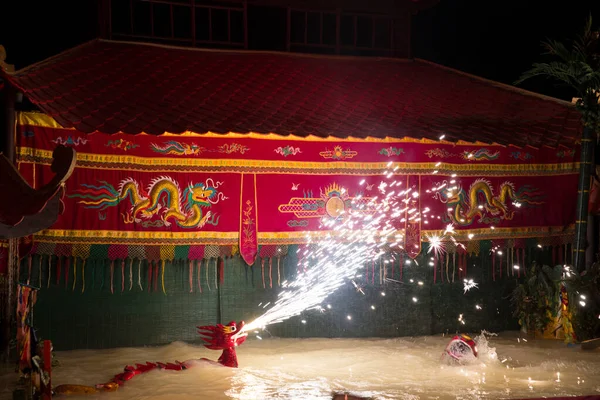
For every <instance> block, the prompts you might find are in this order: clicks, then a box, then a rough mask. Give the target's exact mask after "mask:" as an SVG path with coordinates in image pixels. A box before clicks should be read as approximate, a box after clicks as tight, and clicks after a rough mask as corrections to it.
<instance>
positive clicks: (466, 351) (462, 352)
mask: <svg viewBox="0 0 600 400" xmlns="http://www.w3.org/2000/svg"><path fill="white" fill-rule="evenodd" d="M477 355H478V354H477V345H476V344H475V341H474V340H473V339H471V337H469V336H467V335H462V334H461V335H456V336H454V337H453V338H452V340H450V343H448V346H446V350H445V351H444V353H443V354H442V360H445V361H449V362H454V363H459V364H462V363H463V362H468V361H470V360H473V359H475V358H477Z"/></svg>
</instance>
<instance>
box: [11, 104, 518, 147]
mask: <svg viewBox="0 0 600 400" xmlns="http://www.w3.org/2000/svg"><path fill="white" fill-rule="evenodd" d="M17 123H18V124H19V125H28V126H38V127H40V128H55V129H67V130H73V131H74V130H75V129H74V128H64V127H62V126H60V124H59V123H58V122H56V120H54V118H52V117H51V116H49V115H47V114H44V113H40V112H31V111H20V112H18V113H17ZM119 133H123V132H119ZM137 135H148V136H152V137H156V136H157V135H150V134H148V133H138V134H135V135H133V136H137ZM161 136H174V137H212V138H225V137H226V138H236V139H244V138H248V139H266V140H289V141H304V142H354V143H422V144H449V145H458V146H497V147H507V146H504V145H501V144H498V143H483V142H467V141H464V140H459V141H457V142H450V141H447V140H433V139H425V138H423V139H415V138H411V137H404V138H392V137H385V138H375V137H371V136H369V137H366V138H355V137H348V138H338V137H333V136H329V137H326V138H323V137H319V136H314V135H309V136H306V137H303V136H296V135H281V134H277V133H274V132H273V133H255V132H250V133H236V132H229V133H225V134H223V133H214V132H210V131H209V132H207V133H196V132H191V131H186V132H183V133H169V132H165V133H163V134H162V135H161ZM512 147H514V148H521V147H520V146H512Z"/></svg>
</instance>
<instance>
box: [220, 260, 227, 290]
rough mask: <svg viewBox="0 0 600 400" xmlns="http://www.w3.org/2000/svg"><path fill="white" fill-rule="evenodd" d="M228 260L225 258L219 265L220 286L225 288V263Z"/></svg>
mask: <svg viewBox="0 0 600 400" xmlns="http://www.w3.org/2000/svg"><path fill="white" fill-rule="evenodd" d="M226 260H227V258H225V257H223V258H222V259H221V262H220V263H219V285H221V286H223V282H225V262H226Z"/></svg>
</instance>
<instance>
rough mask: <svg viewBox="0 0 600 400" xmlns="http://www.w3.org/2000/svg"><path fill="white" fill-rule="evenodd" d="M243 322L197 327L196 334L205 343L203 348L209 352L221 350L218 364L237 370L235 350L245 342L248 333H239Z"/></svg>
mask: <svg viewBox="0 0 600 400" xmlns="http://www.w3.org/2000/svg"><path fill="white" fill-rule="evenodd" d="M243 326H244V321H241V322H240V323H239V324H237V323H236V322H235V321H231V322H230V323H228V324H227V325H222V324H217V325H204V326H198V327H197V328H198V333H199V334H200V336H201V337H202V340H204V341H205V342H206V344H205V345H204V347H206V348H207V349H211V350H223V354H221V357H219V363H220V364H222V365H225V366H227V367H233V368H237V366H238V364H237V356H236V353H235V348H236V347H237V346H239V345H241V344H242V343H244V342H245V341H246V338H247V337H248V333H245V332H244V333H240V331H241V329H242V327H243Z"/></svg>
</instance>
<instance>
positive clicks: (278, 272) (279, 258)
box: [277, 257, 281, 286]
mask: <svg viewBox="0 0 600 400" xmlns="http://www.w3.org/2000/svg"><path fill="white" fill-rule="evenodd" d="M279 261H281V257H277V286H281V274H280V271H279Z"/></svg>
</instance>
